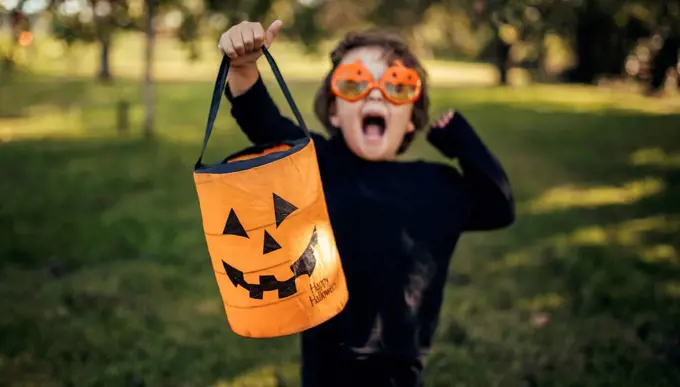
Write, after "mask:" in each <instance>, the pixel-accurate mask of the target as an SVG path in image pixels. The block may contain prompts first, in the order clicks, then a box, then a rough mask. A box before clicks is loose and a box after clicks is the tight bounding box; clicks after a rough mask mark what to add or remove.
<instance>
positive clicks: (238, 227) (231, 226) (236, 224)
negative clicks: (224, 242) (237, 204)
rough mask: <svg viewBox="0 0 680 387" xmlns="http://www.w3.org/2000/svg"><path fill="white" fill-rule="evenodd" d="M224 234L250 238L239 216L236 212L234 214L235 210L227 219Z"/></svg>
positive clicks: (232, 210) (230, 212) (231, 211)
mask: <svg viewBox="0 0 680 387" xmlns="http://www.w3.org/2000/svg"><path fill="white" fill-rule="evenodd" d="M222 234H224V235H236V236H241V237H245V238H248V233H247V232H246V229H245V228H243V225H242V224H241V221H240V220H239V219H238V216H236V212H234V209H233V208H232V209H231V210H230V211H229V217H228V218H227V223H226V224H225V225H224V231H222Z"/></svg>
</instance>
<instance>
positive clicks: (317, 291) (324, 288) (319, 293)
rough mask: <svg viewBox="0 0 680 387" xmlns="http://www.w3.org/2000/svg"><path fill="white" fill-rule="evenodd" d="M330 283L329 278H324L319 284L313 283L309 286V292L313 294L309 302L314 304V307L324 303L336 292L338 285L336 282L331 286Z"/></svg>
mask: <svg viewBox="0 0 680 387" xmlns="http://www.w3.org/2000/svg"><path fill="white" fill-rule="evenodd" d="M329 282H330V281H328V278H324V279H322V280H321V281H319V282H311V283H310V284H309V290H310V291H311V292H312V295H311V296H309V302H310V303H311V304H312V306H314V305H316V304H318V303H319V302H321V301H323V300H324V299H325V298H326V297H328V296H329V295H330V294H331V293H333V292H334V291H335V288H336V287H337V285H336V284H335V282H333V283H332V284H329Z"/></svg>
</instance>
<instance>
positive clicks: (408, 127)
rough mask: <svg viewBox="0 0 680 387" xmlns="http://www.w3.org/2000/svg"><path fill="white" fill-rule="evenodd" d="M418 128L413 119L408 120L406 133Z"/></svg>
mask: <svg viewBox="0 0 680 387" xmlns="http://www.w3.org/2000/svg"><path fill="white" fill-rule="evenodd" d="M415 130H416V126H415V124H414V123H413V121H409V122H408V126H407V127H406V133H413V132H414V131H415Z"/></svg>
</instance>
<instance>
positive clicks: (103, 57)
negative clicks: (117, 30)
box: [97, 37, 112, 83]
mask: <svg viewBox="0 0 680 387" xmlns="http://www.w3.org/2000/svg"><path fill="white" fill-rule="evenodd" d="M99 43H100V51H99V72H98V73H97V80H99V81H100V82H107V83H108V82H110V81H111V79H112V77H111V65H110V64H111V61H110V59H111V37H105V38H103V39H102V40H101V41H100V42H99Z"/></svg>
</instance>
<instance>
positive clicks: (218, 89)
mask: <svg viewBox="0 0 680 387" xmlns="http://www.w3.org/2000/svg"><path fill="white" fill-rule="evenodd" d="M262 52H263V53H264V56H265V57H266V58H267V61H268V62H269V66H271V68H272V71H273V72H274V77H276V80H277V81H278V83H279V86H280V87H281V91H283V95H284V96H285V97H286V101H288V106H290V109H291V110H292V111H293V114H294V115H295V118H296V119H297V122H298V125H299V126H300V128H301V129H302V131H303V132H304V134H305V136H307V137H309V130H308V129H307V125H306V124H305V121H304V119H303V118H302V114H300V111H299V110H298V108H297V105H295V101H294V100H293V96H292V95H291V94H290V90H288V86H286V82H285V81H284V80H283V76H282V75H281V71H279V67H278V66H277V65H276V62H275V61H274V58H273V57H272V56H271V54H270V53H269V50H267V48H266V47H264V46H262ZM229 62H230V59H229V57H228V56H227V55H224V56H222V63H221V64H220V69H219V73H218V74H217V80H216V81H215V89H214V90H213V96H212V102H211V103H210V113H209V114H208V124H207V125H206V128H205V137H204V138H203V148H202V149H201V154H200V155H199V156H198V161H196V167H199V166H200V165H201V163H202V160H203V154H204V153H205V149H206V147H207V146H208V139H210V134H211V133H212V129H213V125H214V124H215V118H216V117H217V111H218V110H220V102H221V101H222V93H223V92H224V88H225V86H226V83H227V73H228V72H229Z"/></svg>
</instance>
